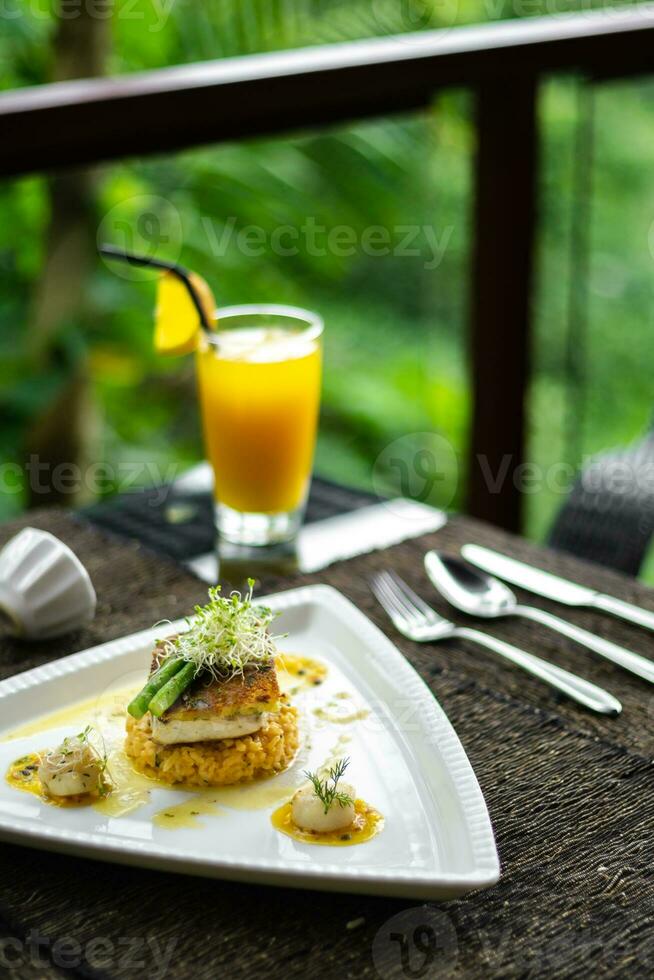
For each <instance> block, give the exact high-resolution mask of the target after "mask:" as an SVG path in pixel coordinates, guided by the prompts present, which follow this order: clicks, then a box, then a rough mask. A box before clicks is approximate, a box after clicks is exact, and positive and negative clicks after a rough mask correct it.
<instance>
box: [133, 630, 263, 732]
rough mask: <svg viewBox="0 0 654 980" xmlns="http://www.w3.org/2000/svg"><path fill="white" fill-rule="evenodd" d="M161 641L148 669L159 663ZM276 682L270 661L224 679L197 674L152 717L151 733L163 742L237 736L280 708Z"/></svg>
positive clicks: (257, 727)
mask: <svg viewBox="0 0 654 980" xmlns="http://www.w3.org/2000/svg"><path fill="white" fill-rule="evenodd" d="M162 652H163V644H158V645H157V647H156V648H155V651H154V656H153V660H152V668H151V672H154V671H155V670H156V669H157V667H158V666H159V663H160V660H161V655H162ZM279 698H280V693H279V685H278V683H277V673H276V671H275V666H274V664H273V663H270V664H268V665H266V666H265V667H260V668H254V669H253V668H249V669H247V670H246V671H245V673H244V674H243V676H236V677H232V678H230V680H227V681H219V680H212V679H211V677H210V676H207V677H202V676H200V677H198V678H197V679H196V680H195V681H194V682H193V684H191V686H190V687H188V688H187V689H186V690H185V691H184V693H183V694H182V695H181V697H179V698H178V699H177V701H176V702H175V703H174V704H173V705H172V706H171V707H170V708H169V709H168V710H167V711H166V712H164V714H163V715H162V716H161V718H153V719H152V736H153V738H154V739H156V741H158V742H162V743H163V744H166V745H170V744H177V743H183V742H206V741H215V740H217V739H221V738H237V737H238V736H239V735H249V734H250V733H251V732H256V731H257V730H258V729H259V728H261V726H262V725H263V723H264V720H265V714H266V712H268V711H278V710H279Z"/></svg>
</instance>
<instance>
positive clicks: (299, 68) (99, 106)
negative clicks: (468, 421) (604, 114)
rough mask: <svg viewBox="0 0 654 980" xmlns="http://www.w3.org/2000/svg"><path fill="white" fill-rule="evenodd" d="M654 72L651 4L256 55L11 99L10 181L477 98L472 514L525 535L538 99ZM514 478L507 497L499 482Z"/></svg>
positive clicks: (0, 168)
mask: <svg viewBox="0 0 654 980" xmlns="http://www.w3.org/2000/svg"><path fill="white" fill-rule="evenodd" d="M571 71H574V72H581V73H583V74H584V75H586V76H588V77H589V78H590V79H592V80H593V81H600V80H603V79H608V78H616V77H627V76H632V75H636V74H648V73H654V5H649V4H648V5H640V6H635V7H631V8H629V9H626V10H625V9H609V10H605V11H602V12H595V13H590V12H585V13H581V14H572V15H565V16H551V17H542V18H526V19H521V20H514V21H509V22H501V23H491V24H484V25H481V26H471V27H460V28H451V29H448V30H443V31H431V32H421V33H419V34H413V35H402V36H398V37H393V38H380V39H374V40H369V41H354V42H350V43H346V44H335V45H329V46H323V47H315V48H308V49H302V50H297V51H287V52H282V53H272V54H262V55H249V56H246V57H242V58H230V59H226V60H223V61H216V62H205V63H200V64H195V65H190V66H180V67H175V68H167V69H162V70H157V71H150V72H145V73H139V74H133V75H128V76H123V77H118V78H111V79H93V80H80V81H74V82H60V83H57V84H52V85H43V86H38V87H34V88H26V89H20V90H16V91H12V92H7V93H4V94H2V95H0V147H2V150H1V151H0V175H1V176H5V177H10V176H17V175H21V174H27V173H32V172H42V171H52V170H55V169H59V168H68V167H78V166H79V165H82V164H89V163H94V162H98V161H103V160H114V159H117V158H121V159H122V158H125V157H129V156H133V155H139V156H143V155H146V154H155V153H165V152H171V151H175V150H181V149H183V148H187V147H191V146H198V145H202V144H208V143H219V142H225V141H227V140H236V139H247V138H250V137H254V136H262V135H266V134H267V135H270V134H278V135H282V134H284V135H286V134H289V133H291V132H293V131H294V130H297V129H300V128H306V127H317V126H324V125H327V124H332V123H336V122H344V121H350V120H355V119H361V118H366V117H372V116H375V115H382V114H383V115H387V114H391V113H398V112H405V111H410V110H416V109H420V108H423V107H425V106H427V105H429V103H430V102H431V101H432V99H433V97H434V94H435V93H436V92H437V91H438V90H440V89H443V88H446V87H453V86H469V87H472V88H473V89H474V90H475V92H476V95H477V127H478V151H477V164H476V196H475V209H474V226H475V237H474V255H473V263H472V272H471V277H472V283H471V303H470V308H471V330H470V351H471V362H472V364H471V383H472V389H473V405H474V408H473V419H472V429H471V436H470V450H469V451H470V466H469V494H468V510H469V512H470V513H471V514H473V515H474V516H477V517H481V518H484V519H486V520H489V521H492V522H494V523H496V524H499V525H501V526H503V527H506V528H509V529H514V530H517V529H519V527H520V520H521V503H522V501H521V495H520V492H519V489H518V487H517V486H516V485H514V481H512V480H511V478H510V474H511V473H512V472H513V471H514V469H515V467H516V466H518V465H519V464H520V463H521V462H522V461H523V460H524V457H525V401H526V392H527V386H528V384H529V380H530V365H529V351H530V336H531V330H530V327H531V308H530V307H531V284H532V273H533V254H534V229H535V222H536V200H537V177H538V121H537V97H538V88H539V81H540V79H541V78H542V77H543V76H544V75H546V74H548V73H551V72H571ZM507 464H508V468H509V478H508V480H505V481H504V484H503V487H502V491H501V492H496V491H495V490H494V488H493V486H492V485H491V484H492V481H490V482H489V474H492V475H497V474H498V473H501V472H505V471H506V468H507Z"/></svg>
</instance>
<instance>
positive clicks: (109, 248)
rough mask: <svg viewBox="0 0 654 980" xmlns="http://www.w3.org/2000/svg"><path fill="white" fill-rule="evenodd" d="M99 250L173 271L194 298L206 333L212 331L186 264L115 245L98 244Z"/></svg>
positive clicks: (123, 259)
mask: <svg viewBox="0 0 654 980" xmlns="http://www.w3.org/2000/svg"><path fill="white" fill-rule="evenodd" d="M98 252H99V253H100V255H104V256H105V257H106V258H108V259H118V261H119V262H127V263H128V265H138V266H143V267H144V268H149V269H163V270H164V271H165V272H172V273H173V275H175V276H177V277H178V279H181V280H182V282H183V283H184V285H185V286H186V289H187V291H188V294H189V296H190V297H191V299H192V300H193V306H194V307H195V309H196V310H197V314H198V316H199V317H200V324H201V325H202V329H203V330H204V331H205V333H212V330H211V325H210V324H209V322H208V320H207V315H206V313H205V311H204V309H203V306H202V303H201V302H200V297H199V296H198V294H197V292H196V289H195V286H194V285H193V283H192V282H191V273H190V272H189V270H188V269H185V268H184V266H181V265H177V263H176V262H166V261H164V260H163V259H154V258H151V257H150V256H149V255H136V254H135V253H134V252H125V251H123V249H121V248H116V246H115V245H100V246H98Z"/></svg>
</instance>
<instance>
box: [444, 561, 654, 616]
mask: <svg viewBox="0 0 654 980" xmlns="http://www.w3.org/2000/svg"><path fill="white" fill-rule="evenodd" d="M461 554H462V555H463V557H464V558H465V559H466V561H469V562H472V564H473V565H477V567H478V568H483V570H484V571H485V572H489V573H490V574H491V575H497V576H498V578H503V579H504V580H505V581H506V582H512V583H513V584H514V585H517V586H519V587H520V588H521V589H527V591H528V592H535V593H536V595H542V596H545V598H547V599H553V600H554V601H555V602H562V603H564V604H565V605H566V606H587V607H589V608H591V609H601V610H602V612H607V613H610V614H611V615H612V616H618V617H619V618H620V619H625V620H626V621H627V622H628V623H634V624H635V625H636V626H644V627H645V629H649V630H654V613H653V612H649V610H647V609H641V608H640V606H634V605H632V604H631V603H630V602H623V601H622V599H614V598H613V596H610V595H605V594H604V593H603V592H597V591H596V590H595V589H589V588H588V587H587V586H585V585H578V584H577V583H576V582H568V580H567V579H564V578H559V576H558V575H552V574H551V573H550V572H543V571H541V570H540V569H539V568H534V567H533V565H526V564H525V563H524V562H521V561H518V560H517V559H516V558H509V557H508V556H507V555H501V554H499V553H498V552H497V551H492V550H491V549H490V548H484V547H482V546H481V545H478V544H464V546H463V547H462V548H461Z"/></svg>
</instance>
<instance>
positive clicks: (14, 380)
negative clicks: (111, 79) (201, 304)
mask: <svg viewBox="0 0 654 980" xmlns="http://www.w3.org/2000/svg"><path fill="white" fill-rule="evenodd" d="M609 5H611V6H617V7H619V6H628V5H633V4H626V3H620V2H617V3H613V4H608V3H606V2H600V3H595V4H594V5H593V6H596V7H606V6H609ZM589 6H590V4H589V3H588V2H586V0H579V2H572V0H571V2H568V3H566V2H565V0H556V2H554V0H542V3H540V4H534V3H520V2H518V0H515V2H512V3H509V2H506V0H465V2H460V3H459V2H456V0H433V2H431V3H429V2H424V0H415V2H414V0H404V2H398V0H372V2H371V0H365V2H364V0H205V2H203V3H202V4H199V3H197V0H169V2H168V3H164V4H163V5H162V4H158V5H157V4H155V3H154V0H138V2H136V3H133V2H132V0H117V3H116V9H115V12H114V16H113V25H112V29H113V50H112V54H111V64H110V69H111V71H112V72H116V73H121V72H130V71H136V70H142V69H148V68H157V67H162V66H166V65H173V64H181V63H187V62H189V63H190V62H193V61H197V60H203V59H211V58H220V57H231V56H234V55H238V54H244V53H251V52H257V51H265V50H275V49H283V48H285V47H298V46H303V45H310V44H318V43H325V42H332V41H339V40H346V39H351V38H357V37H368V36H373V35H385V34H389V33H397V32H403V31H407V30H419V29H423V28H429V27H437V26H446V27H447V26H452V25H455V24H456V25H460V24H463V23H466V22H468V23H474V22H478V21H482V20H488V19H501V18H505V17H513V16H520V15H528V14H544V13H558V12H562V11H563V10H566V9H569V10H575V9H584V10H585V9H588V8H589ZM15 10H16V13H17V16H16V17H12V18H8V19H6V20H5V23H4V24H3V27H4V28H5V30H4V32H3V35H2V38H1V40H0V78H1V82H2V86H3V87H4V88H12V87H18V86H22V85H33V84H38V83H40V82H42V81H44V80H46V79H47V77H48V71H49V68H50V64H49V59H50V50H51V44H50V42H51V36H52V29H53V20H52V17H51V16H48V15H47V12H45V11H44V10H43V8H42V7H40V6H39V5H36V4H30V3H23V4H17V6H16V8H15ZM584 88H585V83H584V81H583V80H582V79H579V78H574V77H565V78H561V77H559V78H557V79H552V80H547V81H546V82H545V84H544V86H543V94H542V100H541V108H540V111H541V116H542V120H543V134H544V136H543V146H542V154H543V158H542V159H543V167H542V190H541V229H540V237H539V278H538V293H537V301H536V313H537V337H536V349H535V352H534V355H535V368H536V371H535V378H534V383H533V388H532V392H531V396H530V456H531V459H532V460H534V461H535V462H537V463H538V464H539V465H541V466H542V467H544V468H547V467H548V466H551V465H552V464H555V463H559V462H564V463H569V464H572V465H573V466H575V467H576V466H577V465H578V464H579V463H580V462H581V457H582V455H584V454H592V453H596V452H598V451H601V450H602V449H604V448H607V447H610V446H613V445H616V444H620V443H626V442H628V441H630V440H632V439H634V438H636V437H637V436H638V435H639V434H640V433H641V432H642V431H643V430H644V429H645V428H646V427H647V426H648V424H649V422H650V418H651V414H652V384H651V368H650V359H651V351H652V341H651V327H652V271H653V268H654V266H653V262H654V259H653V257H652V254H651V252H650V241H652V236H651V235H650V226H651V224H652V220H653V219H654V179H653V177H652V175H653V174H654V140H652V137H651V134H652V126H653V123H654V104H653V100H652V96H653V95H654V84H653V83H652V82H650V81H640V82H634V81H630V82H629V83H619V82H616V83H611V84H605V85H602V86H594V87H593V89H592V100H591V101H592V107H593V113H594V119H595V132H596V145H595V152H594V160H593V165H592V167H591V168H590V169H589V172H588V174H587V180H588V181H589V182H590V194H591V212H590V240H591V267H590V270H589V275H588V278H587V280H586V279H585V278H584V279H583V281H581V280H580V278H579V276H580V270H579V268H578V263H577V258H578V256H576V254H575V247H574V238H573V237H572V236H571V232H572V229H573V227H574V222H575V218H576V217H578V214H579V211H578V209H579V205H580V202H579V199H578V195H577V194H576V192H575V183H574V179H575V177H574V175H575V165H576V161H577V159H578V158H577V153H578V149H577V144H576V139H577V135H578V126H579V125H581V124H583V121H584V113H585V112H586V111H587V109H586V108H585V107H584V106H585V105H586V104H585V103H583V102H582V98H583V91H584ZM474 139H475V137H474V127H473V124H472V101H471V97H470V94H469V93H467V92H465V91H461V92H453V93H447V94H444V95H441V96H439V97H438V98H436V99H435V101H434V105H433V107H432V109H431V110H430V111H429V112H426V113H422V114H420V115H415V116H412V117H402V118H392V119H383V120H377V121H374V122H370V123H365V124H357V125H352V126H349V127H347V128H339V129H332V130H329V131H322V132H315V133H308V134H306V135H303V136H301V137H298V138H292V139H286V140H266V141H256V142H250V143H248V144H239V145H229V146H221V147H208V148H203V149H199V150H195V151H193V152H188V153H183V154H179V155H175V156H167V157H162V158H157V159H155V160H147V161H146V160H144V161H139V160H130V161H128V162H125V163H120V164H117V165H111V166H103V167H102V168H100V170H99V183H98V226H99V228H100V229H101V230H102V229H106V228H107V227H109V226H110V225H111V220H112V216H114V217H115V216H116V215H118V217H119V218H120V220H124V221H127V222H128V223H129V222H130V221H131V222H132V223H134V222H135V221H136V220H137V218H138V215H139V213H140V211H141V210H142V208H143V201H144V199H149V200H150V204H149V209H150V210H154V211H155V212H157V210H158V209H160V210H161V220H162V222H163V225H162V227H163V226H165V223H166V220H167V217H169V216H170V213H172V214H173V215H174V214H175V212H176V213H177V214H178V215H179V217H180V220H181V229H180V238H181V241H182V242H183V247H182V249H181V253H180V259H181V261H183V262H184V263H185V264H187V265H188V266H191V267H192V268H194V269H197V270H198V271H199V272H200V273H201V274H202V275H204V276H205V277H206V278H207V280H208V281H209V282H210V283H211V285H212V286H213V288H214V291H215V294H216V296H217V298H218V300H219V302H220V303H221V304H229V303H232V302H244V301H245V302H249V301H250V302H259V301H266V300H268V301H272V302H292V303H297V304H299V305H303V306H308V307H311V308H315V309H317V310H319V311H320V312H321V313H322V314H323V315H324V317H325V320H326V324H327V334H326V338H327V346H326V372H325V388H324V410H323V417H322V420H321V435H320V442H319V449H318V458H317V469H318V471H320V472H322V473H325V474H327V475H330V476H333V477H334V478H337V479H342V480H345V481H348V482H351V483H358V484H361V485H363V486H369V485H370V481H371V471H372V467H373V464H374V460H375V459H376V457H377V456H378V454H379V453H380V452H381V451H382V449H383V448H384V447H385V446H386V445H387V444H388V443H389V442H390V441H392V440H393V439H395V438H397V437H399V436H401V435H403V434H404V433H407V432H419V431H425V430H436V431H438V432H440V433H441V434H443V435H444V436H445V437H446V438H447V439H448V440H449V441H450V442H451V443H452V444H453V446H454V447H455V449H456V450H457V452H458V453H460V454H461V459H462V460H463V459H464V451H465V442H466V428H467V421H468V412H469V386H468V382H467V367H466V342H465V334H466V308H467V282H468V264H469V250H470V229H469V212H470V187H471V172H472V163H473V153H474ZM43 166H44V167H47V160H44V161H43ZM171 209H172V210H171ZM107 215H108V216H109V218H107ZM307 218H310V219H314V220H315V222H317V223H318V224H320V225H324V226H325V227H326V228H328V229H330V228H334V227H336V226H341V225H345V226H348V227H350V228H352V229H354V233H355V235H356V239H357V241H360V238H361V235H362V234H363V233H364V231H365V229H367V228H370V227H371V226H382V227H383V228H387V229H390V230H391V232H392V234H393V236H394V240H397V234H396V233H395V232H394V231H393V230H394V229H397V227H398V226H404V225H413V224H415V225H418V226H425V225H430V226H433V228H434V229H435V233H436V235H437V237H440V236H441V235H445V236H446V239H447V242H448V244H447V249H446V250H445V253H444V256H443V259H442V262H440V264H439V265H438V266H437V267H436V268H427V267H426V266H427V265H428V262H427V261H426V260H428V259H429V249H428V246H427V242H426V241H425V239H424V236H422V237H421V239H420V246H421V249H422V252H421V254H420V255H414V256H404V257H398V256H393V255H389V256H370V255H366V254H364V252H363V251H362V250H361V249H357V250H356V252H355V254H354V255H352V256H339V255H336V254H332V253H330V254H325V255H321V256H316V255H313V254H311V253H310V250H308V249H307V248H305V247H301V248H300V251H299V254H297V255H292V256H288V255H286V256H284V255H279V254H275V253H274V251H273V250H271V249H267V250H266V253H265V254H264V255H263V256H257V257H252V256H250V255H247V254H245V253H244V251H243V249H242V248H239V247H238V232H239V230H242V229H244V228H247V227H248V226H251V225H254V226H258V227H260V228H262V229H264V232H265V240H266V242H269V240H270V238H269V236H270V234H271V233H272V232H273V231H274V229H276V228H278V227H279V226H280V225H292V226H295V227H301V226H302V225H303V224H304V223H305V222H306V220H307ZM46 220H47V196H46V194H45V189H44V182H43V180H42V179H41V178H26V179H22V180H19V181H15V182H12V183H11V184H5V185H3V186H2V187H1V188H0V354H1V357H2V364H3V372H2V385H1V387H0V404H1V406H2V417H3V424H2V429H1V432H0V438H2V442H3V445H2V446H1V447H0V448H1V450H2V458H3V459H5V460H15V459H20V453H21V446H22V442H23V440H24V435H25V431H26V428H27V426H28V425H29V422H30V420H31V419H32V418H33V417H34V414H35V413H36V412H37V411H38V408H39V406H40V405H42V404H44V403H45V402H46V401H47V399H48V398H49V397H50V396H51V393H52V392H53V391H56V390H57V386H58V385H59V384H61V382H62V377H63V374H64V373H65V371H66V366H65V365H66V363H68V362H69V361H70V359H71V358H72V359H74V358H76V357H79V356H85V357H87V358H88V361H89V365H90V370H91V372H92V378H93V386H94V391H95V394H96V403H97V406H98V424H97V427H96V446H95V450H94V452H95V456H96V458H98V459H102V460H105V461H107V462H109V463H112V464H118V463H120V462H122V461H126V460H136V461H140V462H143V461H145V462H147V464H148V466H149V467H150V468H149V469H147V470H145V471H144V479H146V480H147V478H148V474H153V473H154V472H155V469H156V467H159V468H160V470H159V472H162V470H161V468H164V469H165V467H167V466H169V465H170V464H175V465H177V464H179V465H180V466H182V465H186V464H190V463H192V462H195V461H196V460H198V459H199V458H201V454H202V448H201V439H200V433H199V426H198V423H197V418H196V415H195V412H194V411H190V410H189V406H190V405H192V403H193V398H194V394H193V384H194V381H193V365H192V363H191V361H190V360H189V359H183V360H173V361H168V362H162V361H161V360H159V359H157V358H156V357H155V356H154V354H153V352H152V350H151V309H152V304H153V295H154V286H153V283H152V282H151V281H149V280H148V279H147V278H145V279H143V280H142V281H133V280H127V279H124V278H122V277H121V276H120V275H118V274H116V273H115V271H112V270H110V269H109V268H108V267H107V266H106V265H104V264H102V263H100V262H98V264H97V267H96V271H95V274H94V276H93V278H92V281H91V282H90V283H89V288H88V295H87V298H86V303H85V308H84V309H83V310H82V311H80V314H79V317H78V318H77V319H76V322H74V323H68V324H66V326H65V330H64V332H63V335H62V338H61V344H62V347H63V349H64V350H65V351H67V352H68V355H69V356H68V357H64V358H63V359H62V366H61V370H60V371H59V372H58V371H57V370H52V371H51V372H50V373H49V374H48V376H45V377H39V378H38V379H35V378H34V377H33V376H31V375H30V373H29V372H28V371H27V370H26V364H27V358H26V355H27V351H28V349H29V326H28V324H29V310H30V297H31V294H32V289H33V284H34V281H35V279H36V278H37V276H38V272H39V268H40V264H41V261H42V256H43V247H44V244H43V228H44V224H45V222H46ZM506 220H507V221H510V220H511V215H510V212H508V213H507V216H506ZM108 222H109V224H108ZM114 224H115V222H114ZM229 229H231V232H229ZM228 232H229V235H230V236H231V237H229V241H228V244H227V245H225V247H223V248H221V249H220V250H219V254H217V253H216V248H215V241H216V240H220V238H221V236H223V235H227V234H228ZM171 244H174V243H171ZM300 244H302V243H301V241H300ZM162 252H165V248H162ZM137 279H138V277H137ZM573 288H576V289H577V290H578V291H579V292H578V298H580V300H581V305H582V307H584V308H585V309H586V310H587V316H588V327H587V342H586V347H585V350H584V351H583V352H581V353H580V356H579V358H578V360H579V362H580V363H581V364H582V365H583V370H582V375H581V377H578V376H576V375H571V371H570V365H569V363H568V358H567V355H566V345H567V338H568V332H569V311H570V295H571V290H572V289H573ZM581 354H583V356H581ZM500 380H501V379H500ZM19 484H20V481H17V491H19V490H20V485H19ZM464 487H465V473H462V474H460V478H459V480H458V481H456V480H455V477H454V474H450V475H449V477H448V479H447V480H445V481H441V482H440V483H437V484H436V489H435V491H434V494H435V495H434V502H435V503H437V504H438V503H443V502H445V503H449V502H450V501H451V500H452V501H453V503H454V505H455V506H457V505H460V504H461V502H462V499H463V497H462V495H463V490H464ZM5 491H7V486H6V485H5ZM562 499H563V498H562V496H561V494H560V493H559V492H557V489H556V487H555V486H554V485H553V484H552V485H550V486H545V487H544V488H543V489H541V490H540V491H539V492H538V493H535V494H533V495H531V496H530V497H529V500H528V527H527V531H528V533H529V534H531V535H532V536H535V537H542V536H543V535H544V534H545V533H546V530H547V528H548V526H549V524H550V522H551V519H552V515H553V513H554V512H555V510H556V509H557V508H558V506H559V505H560V503H561V501H562ZM22 500H23V498H22V495H21V493H20V492H5V493H4V494H3V495H2V498H0V508H2V509H1V511H0V516H2V517H6V516H8V515H9V514H11V513H12V512H15V511H17V510H18V509H20V507H21V506H22Z"/></svg>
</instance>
